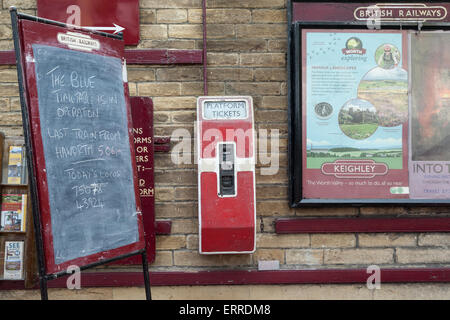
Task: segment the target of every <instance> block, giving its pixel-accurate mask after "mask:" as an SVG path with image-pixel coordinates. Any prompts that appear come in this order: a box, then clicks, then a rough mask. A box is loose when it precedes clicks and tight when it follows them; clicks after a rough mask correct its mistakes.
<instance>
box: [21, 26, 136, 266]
mask: <svg viewBox="0 0 450 320" xmlns="http://www.w3.org/2000/svg"><path fill="white" fill-rule="evenodd" d="M19 30H20V32H21V39H22V40H21V41H22V48H23V53H22V60H23V61H21V63H22V65H23V68H24V74H25V79H26V80H25V82H26V92H25V94H26V96H27V100H28V108H29V115H30V120H32V121H31V133H30V134H31V136H32V144H33V149H34V150H33V152H34V170H35V172H34V175H35V176H36V180H37V184H38V186H37V188H38V197H39V199H40V201H39V206H40V214H41V227H42V230H43V231H42V235H43V242H44V255H45V261H46V272H47V273H57V272H61V271H63V270H65V269H66V268H67V267H68V266H70V265H78V266H85V265H89V264H92V263H95V262H98V261H101V260H104V259H111V258H114V257H117V256H121V255H125V254H127V253H131V252H135V251H138V250H141V249H143V248H144V246H145V243H144V230H143V225H142V220H141V215H138V216H137V219H138V222H139V223H138V229H139V241H138V242H136V243H133V244H130V245H127V246H123V247H120V248H116V249H112V250H109V251H103V252H99V253H96V254H92V255H89V256H86V257H80V258H76V259H73V260H70V261H66V262H64V263H61V264H56V263H55V258H54V250H53V231H54V230H52V228H51V225H52V223H51V211H50V203H49V193H48V187H47V186H48V183H47V175H46V164H45V156H44V147H43V140H42V136H41V127H40V120H39V119H40V116H39V108H38V94H37V82H36V71H35V65H34V63H30V62H31V61H34V58H33V48H32V45H33V44H44V45H50V46H53V47H59V48H64V49H67V46H66V45H64V44H61V43H59V42H58V41H57V34H58V33H59V32H65V31H67V29H66V28H62V27H58V26H53V25H48V24H41V23H37V22H34V21H29V20H21V21H19ZM78 32H80V33H82V32H81V31H78ZM85 34H86V33H85ZM89 36H90V37H91V38H93V39H96V40H98V41H99V42H100V43H101V44H102V51H97V50H93V53H95V54H98V55H104V56H110V57H115V58H119V59H122V57H123V54H124V46H123V42H122V41H118V40H116V39H113V38H106V37H102V36H99V35H95V34H89ZM124 92H125V97H126V99H125V101H126V104H127V120H128V128H129V130H130V131H131V128H132V122H131V114H130V105H129V99H128V84H127V83H124ZM132 145H133V140H132V136H131V135H130V146H132ZM130 152H131V156H132V157H133V156H134V150H133V148H132V147H130ZM132 169H133V172H134V176H133V179H134V191H135V195H136V205H137V208H136V209H137V211H139V212H140V211H141V208H140V201H139V191H138V187H137V186H138V183H137V181H138V180H137V173H136V164H135V163H134V162H133V163H132Z"/></svg>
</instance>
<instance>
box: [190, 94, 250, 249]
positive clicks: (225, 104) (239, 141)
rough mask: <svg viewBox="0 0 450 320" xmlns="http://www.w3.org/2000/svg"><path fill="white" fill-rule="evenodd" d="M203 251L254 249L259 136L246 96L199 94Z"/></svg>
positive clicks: (198, 143) (199, 206)
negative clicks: (256, 133) (257, 139)
mask: <svg viewBox="0 0 450 320" xmlns="http://www.w3.org/2000/svg"><path fill="white" fill-rule="evenodd" d="M197 155H198V193H199V205H198V210H199V250H200V253H201V254H224V253H252V252H254V251H255V241H256V240H255V238H256V237H255V235H256V228H255V225H256V223H255V222H256V212H255V205H256V196H255V135H254V121H253V100H252V98H251V97H248V96H238V97H229V96H228V97H199V98H198V99H197Z"/></svg>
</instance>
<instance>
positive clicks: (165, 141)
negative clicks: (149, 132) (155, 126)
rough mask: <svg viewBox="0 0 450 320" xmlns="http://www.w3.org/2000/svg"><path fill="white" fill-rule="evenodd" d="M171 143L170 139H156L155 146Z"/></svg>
mask: <svg viewBox="0 0 450 320" xmlns="http://www.w3.org/2000/svg"><path fill="white" fill-rule="evenodd" d="M167 143H170V137H155V144H167Z"/></svg>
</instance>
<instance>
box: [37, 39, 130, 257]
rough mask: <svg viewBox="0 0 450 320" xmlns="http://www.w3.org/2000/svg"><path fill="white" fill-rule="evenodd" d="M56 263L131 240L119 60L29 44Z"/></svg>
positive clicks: (128, 242) (124, 243)
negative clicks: (35, 82)
mask: <svg viewBox="0 0 450 320" xmlns="http://www.w3.org/2000/svg"><path fill="white" fill-rule="evenodd" d="M33 54H34V58H35V66H36V75H37V89H38V99H39V114H40V121H41V136H42V140H43V146H44V154H45V163H46V170H47V183H48V190H49V198H50V199H49V200H50V207H51V210H52V215H51V223H52V229H54V230H59V231H58V232H57V233H55V234H53V250H54V256H55V262H56V263H57V264H59V263H62V262H65V261H68V260H72V259H74V258H78V257H82V256H86V255H90V254H94V253H98V252H102V251H106V250H111V249H114V248H117V247H121V246H124V245H128V244H131V243H134V242H136V241H138V225H137V219H136V217H135V213H136V199H135V194H134V188H133V176H132V167H131V154H130V145H129V137H128V127H127V114H126V108H125V98H124V89H123V78H122V61H121V60H120V59H117V58H112V57H106V56H100V55H94V54H90V53H84V52H77V51H73V50H68V49H62V48H56V47H50V46H43V45H33Z"/></svg>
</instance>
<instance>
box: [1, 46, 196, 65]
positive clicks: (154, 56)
mask: <svg viewBox="0 0 450 320" xmlns="http://www.w3.org/2000/svg"><path fill="white" fill-rule="evenodd" d="M125 59H126V60H127V64H201V63H203V51H202V50H164V49H139V50H137V49H127V50H125ZM15 64H16V56H15V53H14V51H13V50H11V51H0V65H15Z"/></svg>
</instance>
